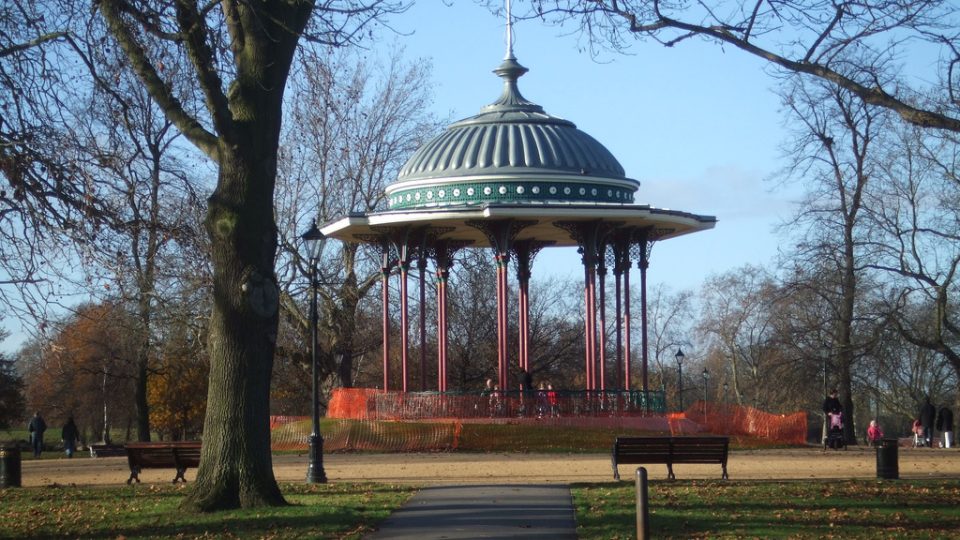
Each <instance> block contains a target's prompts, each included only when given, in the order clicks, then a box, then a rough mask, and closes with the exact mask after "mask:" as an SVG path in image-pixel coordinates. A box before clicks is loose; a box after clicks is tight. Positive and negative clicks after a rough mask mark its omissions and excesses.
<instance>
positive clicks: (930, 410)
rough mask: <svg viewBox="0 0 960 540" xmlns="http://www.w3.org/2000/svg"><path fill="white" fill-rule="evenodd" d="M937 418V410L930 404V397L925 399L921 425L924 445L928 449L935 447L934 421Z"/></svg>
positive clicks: (921, 411)
mask: <svg viewBox="0 0 960 540" xmlns="http://www.w3.org/2000/svg"><path fill="white" fill-rule="evenodd" d="M936 417H937V409H935V408H934V406H933V404H932V403H930V396H927V397H925V398H923V406H922V407H920V425H921V426H923V444H925V445H926V446H927V447H928V448H932V447H933V421H934V419H935V418H936Z"/></svg>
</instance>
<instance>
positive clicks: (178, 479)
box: [173, 467, 187, 484]
mask: <svg viewBox="0 0 960 540" xmlns="http://www.w3.org/2000/svg"><path fill="white" fill-rule="evenodd" d="M186 472H187V468H186V467H182V468H181V467H177V475H176V476H174V477H173V483H174V484H176V483H177V482H183V483H184V484H186V483H187V479H186V478H184V477H183V475H184V474H185V473H186Z"/></svg>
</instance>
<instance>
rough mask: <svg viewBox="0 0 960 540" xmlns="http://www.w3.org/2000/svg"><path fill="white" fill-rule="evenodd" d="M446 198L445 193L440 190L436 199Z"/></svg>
mask: <svg viewBox="0 0 960 540" xmlns="http://www.w3.org/2000/svg"><path fill="white" fill-rule="evenodd" d="M446 196H447V192H446V191H444V190H442V189H441V190H440V191H438V192H437V197H440V198H441V199H442V198H444V197H446Z"/></svg>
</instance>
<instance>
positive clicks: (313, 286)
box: [300, 221, 327, 484]
mask: <svg viewBox="0 0 960 540" xmlns="http://www.w3.org/2000/svg"><path fill="white" fill-rule="evenodd" d="M300 238H302V239H303V243H304V245H305V246H306V248H307V252H308V254H309V257H310V263H309V264H310V367H311V370H310V379H311V380H312V381H313V395H312V401H313V403H312V406H313V411H312V412H313V432H312V433H310V438H309V440H308V445H309V446H310V463H309V465H307V483H308V484H325V483H327V473H325V472H324V471H323V435H321V434H320V400H319V396H318V395H317V286H318V285H319V283H318V280H317V255H318V253H317V250H318V249H319V247H320V240H322V239H323V238H324V236H323V233H322V232H320V229H318V228H317V222H316V221H314V222H313V224H311V225H310V230H309V231H307V232H305V233H303V235H301V236H300Z"/></svg>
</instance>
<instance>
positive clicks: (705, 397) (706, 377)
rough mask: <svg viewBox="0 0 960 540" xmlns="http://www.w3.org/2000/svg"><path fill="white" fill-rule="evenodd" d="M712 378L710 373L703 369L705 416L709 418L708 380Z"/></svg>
mask: <svg viewBox="0 0 960 540" xmlns="http://www.w3.org/2000/svg"><path fill="white" fill-rule="evenodd" d="M709 378H710V372H708V371H707V368H703V416H707V379H709Z"/></svg>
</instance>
